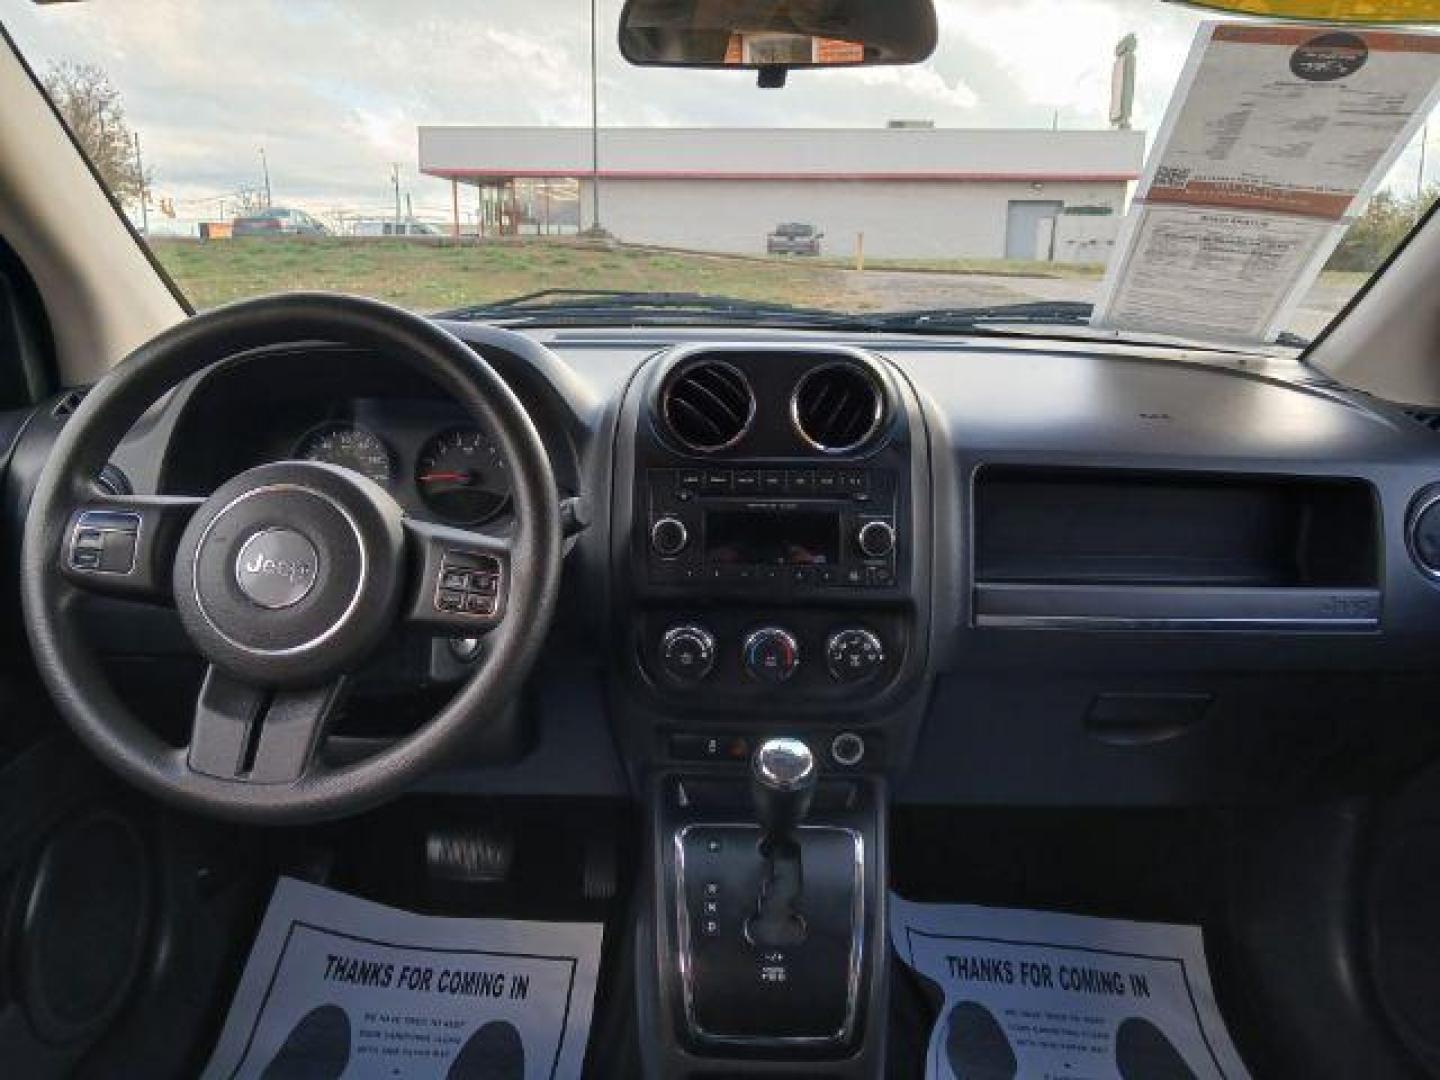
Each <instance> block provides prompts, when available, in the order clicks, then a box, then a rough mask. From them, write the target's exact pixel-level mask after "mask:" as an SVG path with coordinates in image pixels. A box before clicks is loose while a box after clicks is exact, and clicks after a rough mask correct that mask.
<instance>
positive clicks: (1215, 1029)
mask: <svg viewBox="0 0 1440 1080" xmlns="http://www.w3.org/2000/svg"><path fill="white" fill-rule="evenodd" d="M890 934H891V940H892V942H893V944H894V947H895V951H896V954H897V955H898V956H899V958H900V960H901V961H902V962H903V963H905V964H906V965H908V966H909V967H910V968H912V969H913V970H914V971H915V972H916V973H917V974H919V975H921V976H922V977H924V978H925V979H927V980H929V981H930V982H932V983H934V984H935V985H936V986H937V987H939V989H940V990H941V992H942V993H943V995H944V1001H943V1004H942V1005H941V1008H940V1013H939V1017H938V1019H937V1022H936V1025H935V1029H934V1031H933V1032H932V1035H931V1039H930V1045H929V1049H928V1053H927V1055H926V1066H925V1077H926V1078H927V1080H967V1078H970V1077H975V1076H996V1077H998V1076H1010V1077H1026V1078H1027V1080H1102V1078H1103V1080H1111V1078H1114V1080H1181V1078H1191V1080H1245V1078H1246V1077H1248V1075H1249V1074H1248V1073H1247V1072H1246V1069H1245V1066H1244V1064H1243V1062H1242V1061H1241V1059H1240V1056H1239V1054H1238V1053H1237V1052H1236V1049H1235V1047H1234V1045H1233V1043H1232V1042H1231V1040H1230V1036H1229V1033H1228V1032H1227V1030H1226V1028H1225V1024H1224V1021H1223V1019H1222V1018H1221V1016H1220V1012H1219V1009H1218V1007H1217V1005H1216V1002H1215V994H1214V991H1213V989H1212V988H1211V983H1210V973H1209V969H1208V967H1207V965H1206V962H1205V948H1204V940H1203V938H1202V936H1201V932H1200V930H1199V928H1198V927H1194V926H1178V925H1169V924H1162V923H1141V922H1129V921H1124V920H1119V919H1100V918H1092V917H1087V916H1079V915H1064V914H1056V913H1053V912H1043V911H1024V910H1018V909H1009V908H989V907H979V906H974V905H963V904H918V903H912V902H910V901H908V900H905V899H903V898H901V897H899V896H896V895H894V894H891V897H890Z"/></svg>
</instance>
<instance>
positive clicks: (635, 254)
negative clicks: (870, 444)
mask: <svg viewBox="0 0 1440 1080" xmlns="http://www.w3.org/2000/svg"><path fill="white" fill-rule="evenodd" d="M153 246H154V248H155V253H156V255H157V256H158V257H159V259H160V262H161V264H162V265H163V266H164V267H165V269H166V270H168V271H169V272H170V274H171V276H172V277H174V279H175V281H176V282H177V283H178V284H179V286H180V288H181V289H182V290H183V291H184V292H185V294H186V295H187V296H188V297H189V298H190V300H191V302H192V303H194V305H195V306H196V307H197V308H207V307H214V306H216V305H217V304H223V303H226V302H228V301H231V300H238V299H240V298H242V297H246V296H254V295H256V294H258V293H264V292H285V291H290V290H294V289H333V290H336V291H339V292H349V293H358V294H360V295H362V296H373V297H376V298H378V299H381V300H388V301H390V302H391V303H394V304H399V305H401V306H402V307H408V308H412V309H414V310H416V311H425V312H433V311H442V310H444V309H446V308H454V307H459V306H461V305H463V304H473V303H483V302H485V301H490V300H500V299H504V298H505V297H509V296H516V295H519V294H521V293H528V292H535V291H537V290H539V289H551V288H555V289H587V288H604V289H637V290H643V291H645V292H705V293H720V294H724V295H726V296H737V297H743V298H745V299H752V300H774V301H780V302H782V303H792V304H805V305H825V304H827V302H829V303H833V302H834V298H835V295H836V292H837V290H840V289H841V288H842V275H841V274H840V272H839V271H837V270H835V269H832V268H830V267H825V266H818V265H816V264H814V263H802V262H799V261H796V260H789V261H784V260H779V259H776V260H765V259H755V260H748V259H734V258H725V257H712V256H706V255H685V254H671V253H667V252H656V251H649V250H645V249H636V248H623V247H621V248H606V247H600V246H586V245H580V244H573V243H556V242H550V243H523V242H521V243H508V242H507V243H499V244H485V245H476V244H473V243H472V244H469V245H460V246H451V245H448V244H446V245H442V244H430V243H415V242H412V241H386V240H346V239H296V240H270V239H256V240H250V239H246V240H219V241H212V242H210V243H203V244H202V243H200V242H198V241H192V240H162V239H156V240H155V241H154V242H153Z"/></svg>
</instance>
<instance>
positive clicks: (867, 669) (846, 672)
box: [825, 626, 885, 752]
mask: <svg viewBox="0 0 1440 1080" xmlns="http://www.w3.org/2000/svg"><path fill="white" fill-rule="evenodd" d="M884 664H885V646H884V645H883V644H882V643H881V641H880V639H879V638H878V637H876V636H875V635H874V634H873V633H871V632H870V631H869V630H866V629H863V628H862V627H858V626H852V627H847V628H846V629H844V630H837V631H835V633H833V634H831V635H830V638H829V640H827V641H826V642H825V667H826V668H827V669H828V670H829V672H830V677H831V678H832V679H834V680H835V681H836V682H842V683H858V682H863V681H865V680H866V679H869V678H871V677H873V676H874V675H875V673H876V672H878V671H879V670H880V669H881V668H882V667H883V666H884ZM862 752H863V751H862Z"/></svg>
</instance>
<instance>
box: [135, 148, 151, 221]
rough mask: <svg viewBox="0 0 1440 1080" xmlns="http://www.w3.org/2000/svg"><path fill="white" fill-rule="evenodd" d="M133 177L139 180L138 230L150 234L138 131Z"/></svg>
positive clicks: (147, 194) (148, 211)
mask: <svg viewBox="0 0 1440 1080" xmlns="http://www.w3.org/2000/svg"><path fill="white" fill-rule="evenodd" d="M135 178H136V179H137V180H139V181H140V231H141V232H142V233H144V234H145V235H146V236H149V235H150V205H149V199H148V196H149V194H150V189H149V186H148V185H147V184H146V183H145V161H144V159H143V158H141V157H140V133H139V132H138V131H137V132H135Z"/></svg>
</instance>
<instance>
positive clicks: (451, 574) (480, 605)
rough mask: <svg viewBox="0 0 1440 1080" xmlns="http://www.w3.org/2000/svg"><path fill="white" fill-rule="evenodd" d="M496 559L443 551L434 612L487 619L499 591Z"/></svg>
mask: <svg viewBox="0 0 1440 1080" xmlns="http://www.w3.org/2000/svg"><path fill="white" fill-rule="evenodd" d="M500 573H501V570H500V560H499V559H497V558H495V556H493V555H482V554H479V553H478V552H470V551H447V552H445V554H444V556H443V557H442V559H441V561H440V574H439V580H438V584H437V585H436V589H435V610H436V611H439V612H443V613H444V614H446V615H473V616H477V617H480V618H490V617H491V616H493V615H494V614H495V610H496V608H497V606H498V603H499V600H498V597H499V592H500Z"/></svg>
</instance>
